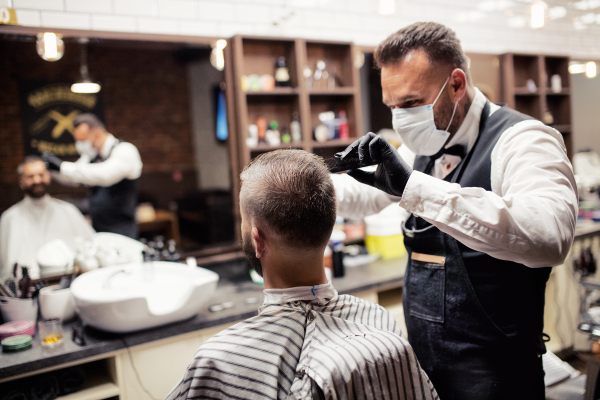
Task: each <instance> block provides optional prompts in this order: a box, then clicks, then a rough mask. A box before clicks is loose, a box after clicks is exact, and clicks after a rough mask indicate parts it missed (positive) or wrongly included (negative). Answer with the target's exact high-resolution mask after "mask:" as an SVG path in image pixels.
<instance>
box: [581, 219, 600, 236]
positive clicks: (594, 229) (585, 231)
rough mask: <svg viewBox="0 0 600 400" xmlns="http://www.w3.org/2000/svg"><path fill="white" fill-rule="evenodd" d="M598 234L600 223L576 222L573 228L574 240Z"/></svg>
mask: <svg viewBox="0 0 600 400" xmlns="http://www.w3.org/2000/svg"><path fill="white" fill-rule="evenodd" d="M599 233H600V222H594V221H592V220H578V221H577V225H576V226H575V239H585V238H587V237H590V236H594V235H598V234H599Z"/></svg>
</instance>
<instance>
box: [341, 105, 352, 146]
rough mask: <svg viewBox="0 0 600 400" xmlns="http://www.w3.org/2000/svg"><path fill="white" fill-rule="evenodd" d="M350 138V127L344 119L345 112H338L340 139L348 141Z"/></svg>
mask: <svg viewBox="0 0 600 400" xmlns="http://www.w3.org/2000/svg"><path fill="white" fill-rule="evenodd" d="M349 137H350V127H349V126H348V119H347V118H346V111H344V110H340V139H348V138H349Z"/></svg>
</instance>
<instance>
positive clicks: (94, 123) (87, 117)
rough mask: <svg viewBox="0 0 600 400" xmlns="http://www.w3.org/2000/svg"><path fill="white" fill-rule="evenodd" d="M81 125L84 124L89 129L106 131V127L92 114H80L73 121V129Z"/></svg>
mask: <svg viewBox="0 0 600 400" xmlns="http://www.w3.org/2000/svg"><path fill="white" fill-rule="evenodd" d="M81 124H86V125H87V126H88V127H89V128H90V129H94V128H100V129H102V130H103V131H106V127H105V126H104V123H103V122H102V121H100V118H98V117H97V116H95V115H94V114H90V113H86V114H80V115H78V116H77V117H75V119H74V120H73V127H74V128H77V127H78V126H79V125H81Z"/></svg>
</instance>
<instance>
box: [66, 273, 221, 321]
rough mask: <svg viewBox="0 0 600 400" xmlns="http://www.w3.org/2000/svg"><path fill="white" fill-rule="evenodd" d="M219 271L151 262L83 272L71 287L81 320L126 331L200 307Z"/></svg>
mask: <svg viewBox="0 0 600 400" xmlns="http://www.w3.org/2000/svg"><path fill="white" fill-rule="evenodd" d="M218 281H219V275H217V274H216V273H214V272H212V271H209V270H207V269H205V268H200V267H190V266H187V265H186V264H180V263H173V262H162V261H154V262H149V263H133V264H123V265H115V266H113V267H106V268H101V269H97V270H94V271H90V272H87V273H85V274H83V275H81V276H79V277H78V278H77V279H75V280H74V281H73V283H72V284H71V292H72V293H73V297H74V298H75V308H76V309H77V313H78V314H79V316H80V317H81V319H82V320H83V321H84V322H85V323H86V324H88V325H90V326H93V327H94V328H97V329H101V330H104V331H109V332H131V331H136V330H140V329H146V328H151V327H155V326H159V325H164V324H168V323H171V322H176V321H182V320H184V319H187V318H190V317H193V316H194V315H196V314H198V313H199V312H200V311H202V309H203V307H204V306H206V304H207V302H208V300H209V299H210V296H212V294H213V292H214V291H215V289H216V287H217V282H218Z"/></svg>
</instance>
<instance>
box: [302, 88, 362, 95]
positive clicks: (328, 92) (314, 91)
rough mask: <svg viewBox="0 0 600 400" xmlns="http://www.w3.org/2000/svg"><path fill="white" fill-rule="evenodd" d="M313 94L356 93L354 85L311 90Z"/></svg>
mask: <svg viewBox="0 0 600 400" xmlns="http://www.w3.org/2000/svg"><path fill="white" fill-rule="evenodd" d="M308 94H310V95H311V96H352V95H354V88H353V87H338V88H335V89H333V90H310V91H309V92H308Z"/></svg>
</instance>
